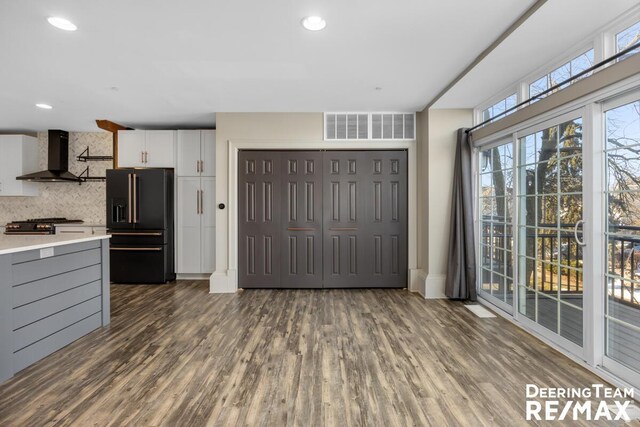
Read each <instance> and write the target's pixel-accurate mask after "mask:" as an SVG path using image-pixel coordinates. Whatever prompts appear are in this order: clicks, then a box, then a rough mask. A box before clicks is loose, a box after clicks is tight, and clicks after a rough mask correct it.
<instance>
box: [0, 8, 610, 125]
mask: <svg viewBox="0 0 640 427" xmlns="http://www.w3.org/2000/svg"><path fill="white" fill-rule="evenodd" d="M564 1H569V0H562V2H564ZM611 1H612V0H607V1H606V2H602V3H606V4H607V6H608V4H609V3H610V2H611ZM616 1H617V0H616ZM554 2H555V3H558V2H560V1H551V3H554ZM533 3H534V1H533V0H526V1H523V0H520V1H514V0H485V1H477V0H456V1H433V0H430V1H425V0H395V1H393V2H391V1H388V0H387V1H385V0H351V1H344V0H316V1H310V0H296V1H293V0H286V1H285V0H226V1H223V0H180V1H177V0H135V1H134V0H91V1H87V0H55V1H54V0H37V1H36V0H19V1H10V0H0V63H2V64H3V66H2V67H0V93H1V96H0V131H3V132H7V131H18V130H20V131H34V130H44V129H48V128H61V129H66V130H75V131H80V130H95V129H96V126H95V122H94V120H95V119H108V120H112V121H115V122H118V123H122V124H125V125H129V126H132V127H140V128H162V127H164V128H172V127H178V126H179V127H200V126H206V127H211V126H212V125H213V123H214V120H215V115H214V113H215V112H217V111H227V112H229V111H252V112H254V111H287V112H295V111H353V110H355V111H361V110H368V111H376V110H403V111H415V110H420V109H422V108H423V107H424V106H425V105H426V104H427V103H428V102H429V101H430V100H431V99H432V98H433V97H434V96H435V95H436V94H437V93H438V92H439V91H440V90H442V88H443V87H445V86H446V85H447V83H449V82H450V81H451V79H453V78H454V77H455V76H456V75H457V74H458V73H459V72H461V71H462V70H463V69H464V68H465V66H466V65H467V64H468V63H470V62H471V61H472V60H473V59H474V58H475V57H476V56H477V54H478V53H479V52H480V51H482V50H483V49H484V48H486V46H488V45H489V44H490V43H491V42H492V41H493V40H494V39H496V38H497V37H498V35H499V34H501V33H502V32H503V31H504V30H505V29H506V28H507V27H508V26H509V25H510V24H511V23H512V22H513V21H514V20H515V19H517V17H518V16H520V15H521V14H522V13H523V12H524V11H525V10H526V9H527V8H528V7H530V6H531V5H532V4H533ZM591 3H596V1H595V0H593V1H591ZM597 3H600V2H597ZM311 14H320V15H322V16H324V17H325V18H326V20H327V28H326V29H325V30H324V31H321V32H316V33H314V32H309V31H306V30H304V29H303V28H302V27H301V25H300V20H301V19H302V18H303V17H304V16H307V15H311ZM49 16H62V17H66V18H67V19H69V20H71V21H72V22H74V23H75V24H76V25H77V26H78V31H76V32H75V33H68V32H64V31H61V30H58V29H56V28H54V27H52V26H50V25H49V24H48V23H47V21H46V18H47V17H49ZM377 86H378V87H382V90H379V91H376V90H375V87H377ZM112 87H116V88H117V90H113V89H111V88H112ZM38 102H41V103H49V104H52V105H53V106H54V107H55V108H54V109H53V110H50V111H44V110H39V109H37V108H35V107H34V104H35V103H38Z"/></svg>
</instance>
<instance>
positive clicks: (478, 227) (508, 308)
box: [472, 135, 517, 315]
mask: <svg viewBox="0 0 640 427" xmlns="http://www.w3.org/2000/svg"><path fill="white" fill-rule="evenodd" d="M506 144H511V150H512V153H513V156H514V158H513V161H512V165H511V174H512V175H511V176H512V180H513V181H512V182H513V188H514V191H515V188H516V185H517V183H516V176H515V173H516V160H515V153H516V151H515V150H516V141H515V139H514V137H513V135H509V136H507V137H502V138H498V139H496V140H494V141H492V142H490V143H488V144H484V145H483V146H482V147H480V148H477V149H475V150H474V156H473V158H474V159H475V161H474V162H473V165H472V169H473V171H474V173H473V175H472V176H474V177H475V178H474V182H473V186H474V194H478V190H479V189H480V179H481V174H482V171H481V170H480V167H479V161H480V155H481V154H480V153H481V151H485V150H491V149H493V148H496V147H499V146H502V145H506ZM511 206H512V208H511V209H512V212H511V230H512V234H514V235H513V239H514V240H513V243H512V244H513V246H512V248H516V243H515V242H516V240H515V232H514V231H513V230H516V229H515V228H513V227H514V224H515V223H516V222H515V221H516V211H515V199H514V197H513V195H512V204H511ZM474 211H475V212H474V222H475V228H474V230H475V238H476V240H475V241H476V258H477V259H480V257H481V254H482V219H481V206H480V197H475V198H474ZM511 252H512V256H514V259H513V266H512V269H513V278H512V280H513V283H512V286H513V297H512V303H511V304H507V303H506V302H505V301H502V300H500V299H498V298H496V297H494V296H493V295H491V294H490V293H488V292H485V291H484V290H483V289H482V286H481V283H480V282H481V280H482V274H483V273H482V262H476V278H477V280H478V286H477V291H478V294H479V295H480V296H481V297H482V298H483V299H485V300H487V301H489V302H490V303H491V304H493V305H495V306H496V307H498V308H500V309H501V310H503V311H505V312H506V313H509V314H510V315H513V314H514V313H515V311H514V307H516V305H515V298H516V295H515V294H516V290H517V284H516V277H517V276H516V274H517V270H516V262H515V255H514V254H515V249H512V251H511Z"/></svg>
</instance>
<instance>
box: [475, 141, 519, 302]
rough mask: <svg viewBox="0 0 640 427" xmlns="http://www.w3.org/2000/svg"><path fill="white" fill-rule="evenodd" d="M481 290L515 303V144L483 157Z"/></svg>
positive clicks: (486, 151)
mask: <svg viewBox="0 0 640 427" xmlns="http://www.w3.org/2000/svg"><path fill="white" fill-rule="evenodd" d="M479 184H480V185H479V188H480V191H479V197H480V212H481V218H480V233H481V234H480V242H481V243H480V259H481V261H482V266H481V282H480V290H481V291H482V292H483V293H485V294H487V295H490V296H492V297H493V298H496V299H498V300H500V301H502V302H504V303H506V304H508V305H511V304H512V303H513V252H512V251H513V233H512V230H511V221H512V216H511V215H512V194H513V144H512V143H511V142H509V143H508V144H503V145H500V146H498V147H494V148H490V149H488V150H483V151H482V152H481V153H480V183H479Z"/></svg>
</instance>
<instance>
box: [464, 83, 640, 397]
mask: <svg viewBox="0 0 640 427" xmlns="http://www.w3.org/2000/svg"><path fill="white" fill-rule="evenodd" d="M477 188H478V192H477V194H478V205H477V224H478V227H477V233H478V254H479V258H478V260H479V262H478V277H479V284H478V288H479V295H480V297H482V298H484V299H485V300H487V301H489V302H491V303H493V304H494V305H496V306H497V307H499V308H501V309H503V310H504V311H506V312H508V313H511V314H512V315H513V317H514V318H515V320H516V321H518V322H519V323H521V324H522V325H523V326H524V327H526V328H527V329H529V330H531V331H533V332H535V333H537V334H539V335H541V336H542V337H544V338H545V339H546V340H548V341H550V342H552V343H553V344H555V345H557V346H559V347H562V348H563V349H565V350H567V351H568V352H570V353H572V354H573V355H575V356H576V357H577V358H578V359H580V360H583V361H586V362H587V363H588V364H590V365H591V366H594V367H598V368H604V369H606V370H608V371H610V372H611V373H613V374H614V375H616V376H617V377H618V378H621V379H623V380H625V382H627V383H629V384H632V385H634V386H635V387H640V91H636V92H634V93H630V94H626V95H623V96H619V97H617V98H610V99H608V100H605V101H602V102H599V103H596V102H593V103H589V104H587V105H585V106H583V108H581V109H579V110H574V111H573V112H569V113H566V114H564V115H562V116H558V117H556V118H554V119H549V120H547V121H545V122H542V123H539V124H536V125H533V126H531V127H529V128H526V129H523V130H518V131H517V132H514V133H512V134H510V135H508V136H507V137H505V139H503V140H496V141H495V142H494V143H493V144H491V145H486V146H484V147H483V148H481V149H480V150H479V156H478V186H477ZM585 241H586V243H588V245H585Z"/></svg>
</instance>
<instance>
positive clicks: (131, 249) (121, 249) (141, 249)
mask: <svg viewBox="0 0 640 427" xmlns="http://www.w3.org/2000/svg"><path fill="white" fill-rule="evenodd" d="M109 249H110V250H112V251H156V252H159V251H161V250H162V248H141V247H132V248H124V247H115V248H114V247H111V248H109Z"/></svg>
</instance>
